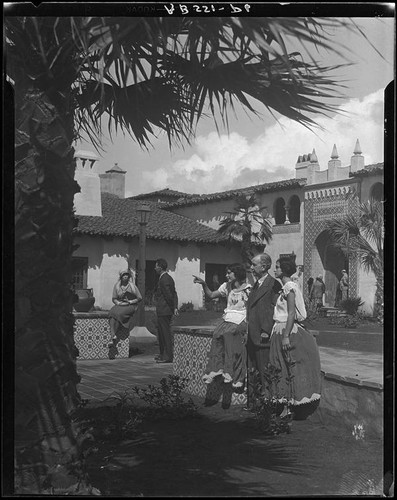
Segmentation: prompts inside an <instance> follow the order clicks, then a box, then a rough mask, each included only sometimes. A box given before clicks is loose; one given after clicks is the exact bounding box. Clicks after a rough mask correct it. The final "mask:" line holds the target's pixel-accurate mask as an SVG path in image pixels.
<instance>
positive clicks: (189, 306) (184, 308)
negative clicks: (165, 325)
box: [179, 302, 194, 313]
mask: <svg viewBox="0 0 397 500" xmlns="http://www.w3.org/2000/svg"><path fill="white" fill-rule="evenodd" d="M193 310H194V306H193V302H184V303H183V304H182V305H181V307H180V308H179V312H182V313H183V312H191V311H193Z"/></svg>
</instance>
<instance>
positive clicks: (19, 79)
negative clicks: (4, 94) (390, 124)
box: [5, 17, 354, 147]
mask: <svg viewBox="0 0 397 500" xmlns="http://www.w3.org/2000/svg"><path fill="white" fill-rule="evenodd" d="M5 26H6V37H7V52H8V64H7V72H8V74H9V76H10V77H11V78H12V80H13V81H14V82H15V84H16V85H18V86H21V85H23V86H29V85H34V86H35V87H36V88H37V87H38V88H41V89H43V90H45V91H48V90H49V89H52V91H53V92H54V93H57V92H62V89H69V88H70V87H71V86H72V87H73V88H74V90H75V91H74V94H73V96H72V97H73V98H72V101H71V102H70V103H69V104H70V112H71V113H73V114H74V117H75V122H76V134H77V135H79V134H80V132H84V133H86V134H87V135H88V137H89V138H90V139H91V140H92V141H93V143H94V144H96V145H99V142H100V141H99V138H100V135H101V130H100V127H101V118H102V116H104V115H105V116H106V117H107V119H108V127H109V130H110V131H113V132H117V130H118V129H119V128H120V129H122V130H124V131H128V132H129V133H130V134H131V136H132V137H133V138H134V139H136V140H137V142H138V143H139V144H140V145H141V146H143V147H146V146H147V145H149V144H150V143H151V140H152V138H153V137H154V136H156V135H157V134H158V133H159V131H164V132H165V133H166V135H167V137H168V140H169V143H170V145H171V144H183V143H184V142H189V140H190V139H191V138H192V136H193V134H194V132H195V126H196V124H197V122H198V120H199V119H200V118H201V117H202V116H204V115H206V114H207V113H209V114H210V115H211V116H213V117H214V120H215V122H216V125H217V127H218V124H217V120H216V116H217V115H219V116H220V117H221V121H222V124H223V125H224V126H226V127H227V124H228V114H229V112H230V110H231V109H234V106H235V105H236V104H237V103H238V104H240V105H242V106H243V107H244V108H245V109H246V110H248V111H249V112H251V113H254V114H258V110H257V109H255V108H254V107H253V104H252V102H253V101H252V99H253V100H254V101H256V102H257V103H258V104H259V103H261V104H262V105H264V106H265V108H267V109H268V110H269V111H270V112H271V113H274V112H277V113H279V114H281V115H283V116H288V117H289V118H291V119H292V120H295V121H297V122H299V123H301V124H302V125H305V126H309V127H312V126H315V121H314V119H313V118H312V117H311V116H310V115H312V114H313V113H314V114H318V113H325V114H327V113H329V112H332V111H336V105H335V104H333V103H332V101H333V99H334V98H336V97H338V96H339V97H340V96H341V90H342V89H343V85H342V84H341V83H340V82H338V81H337V79H336V78H335V77H334V78H332V77H331V76H330V75H331V74H332V73H333V71H334V70H336V69H338V67H337V66H335V67H327V66H322V65H320V64H318V63H316V62H315V61H314V59H313V58H311V60H310V61H308V62H307V61H304V59H303V56H302V55H301V54H300V53H299V52H297V51H296V50H294V51H290V50H288V48H287V45H288V38H295V39H298V40H299V42H300V43H301V44H302V45H304V44H305V43H312V44H314V45H315V46H316V47H317V48H319V47H322V48H326V49H328V50H333V51H334V52H335V51H336V52H337V51H338V47H337V44H336V43H335V42H334V41H333V40H332V39H331V37H330V36H329V35H328V33H327V30H328V29H330V28H333V29H335V28H346V29H354V26H353V24H352V23H349V22H347V21H343V20H340V19H336V18H331V19H327V18H324V19H321V20H319V19H315V18H257V19H254V18H233V17H232V18H208V19H207V18H194V17H191V18H139V17H137V18H128V17H127V18H125V17H124V18H116V17H115V18H113V17H111V18H110V17H105V18H95V17H91V18H88V17H81V18H73V17H71V18H66V17H65V18H50V17H49V18H34V17H31V18H8V19H7V21H6V25H5ZM27 54H28V55H29V56H28V57H26V55H27Z"/></svg>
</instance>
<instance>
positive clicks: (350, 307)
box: [340, 297, 364, 316]
mask: <svg viewBox="0 0 397 500" xmlns="http://www.w3.org/2000/svg"><path fill="white" fill-rule="evenodd" d="M363 304H364V302H363V301H362V300H361V297H349V298H347V299H345V300H342V302H341V303H340V308H341V309H342V310H343V311H346V312H347V314H351V315H352V316H353V315H355V314H357V311H358V308H359V307H361V306H362V305H363Z"/></svg>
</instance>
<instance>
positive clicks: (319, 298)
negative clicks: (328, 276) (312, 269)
mask: <svg viewBox="0 0 397 500" xmlns="http://www.w3.org/2000/svg"><path fill="white" fill-rule="evenodd" d="M324 293H325V284H324V281H323V277H322V276H321V274H319V275H318V276H317V278H316V279H315V280H314V283H313V286H312V289H311V291H310V299H311V300H312V301H313V302H314V304H315V308H316V312H318V311H319V310H320V309H321V307H323V296H324Z"/></svg>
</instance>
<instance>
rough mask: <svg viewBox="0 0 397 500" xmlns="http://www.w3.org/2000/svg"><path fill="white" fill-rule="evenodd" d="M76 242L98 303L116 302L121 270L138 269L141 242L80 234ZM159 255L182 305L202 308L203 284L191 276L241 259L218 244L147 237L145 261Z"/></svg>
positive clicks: (104, 307) (88, 283)
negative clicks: (86, 265) (158, 239)
mask: <svg viewBox="0 0 397 500" xmlns="http://www.w3.org/2000/svg"><path fill="white" fill-rule="evenodd" d="M74 242H75V243H76V244H78V245H80V246H79V248H78V249H77V250H76V251H75V252H74V254H73V256H74V257H87V258H88V273H87V288H92V289H93V293H94V297H95V306H97V307H101V308H102V309H110V308H111V307H112V305H113V304H112V291H113V286H114V284H115V282H116V280H117V279H118V276H119V272H120V271H121V270H123V269H125V268H126V267H127V266H128V265H129V267H130V268H132V269H134V270H135V262H136V260H137V259H139V247H138V241H131V242H126V241H125V240H123V239H122V238H114V239H109V240H104V239H103V238H92V237H89V236H78V237H75V240H74ZM160 257H161V258H164V259H165V260H166V261H167V263H168V272H169V274H170V276H172V277H173V278H174V280H175V285H176V290H177V293H178V301H179V306H181V305H182V304H183V303H185V302H192V303H193V305H194V307H195V309H199V308H201V307H203V300H202V292H201V287H200V286H199V285H197V284H194V283H193V276H192V275H197V276H202V277H203V278H204V269H205V264H206V263H213V264H216V263H221V264H223V263H232V262H236V261H239V252H238V250H237V249H230V248H229V247H221V246H216V245H200V246H198V245H197V244H195V243H190V244H183V245H181V244H178V243H176V242H173V241H155V240H147V241H146V260H156V259H158V258H160ZM128 262H129V264H128Z"/></svg>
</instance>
